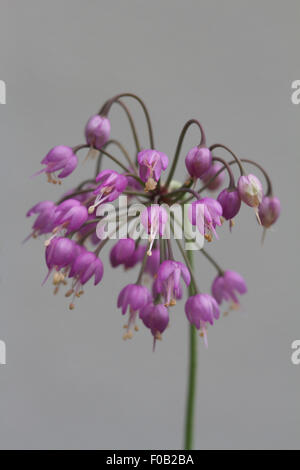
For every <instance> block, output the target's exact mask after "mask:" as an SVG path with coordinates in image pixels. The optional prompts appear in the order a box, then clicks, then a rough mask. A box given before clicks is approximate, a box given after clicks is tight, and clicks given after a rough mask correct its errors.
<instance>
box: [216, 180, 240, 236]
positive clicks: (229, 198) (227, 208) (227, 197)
mask: <svg viewBox="0 0 300 470" xmlns="http://www.w3.org/2000/svg"><path fill="white" fill-rule="evenodd" d="M217 201H218V202H219V203H220V204H221V206H222V217H224V219H226V220H229V221H230V228H231V227H232V225H233V218H234V217H235V216H236V215H237V214H238V212H239V210H240V208H241V203H242V201H241V198H240V195H239V192H238V190H237V188H225V189H223V191H221V192H220V194H219V195H218V197H217Z"/></svg>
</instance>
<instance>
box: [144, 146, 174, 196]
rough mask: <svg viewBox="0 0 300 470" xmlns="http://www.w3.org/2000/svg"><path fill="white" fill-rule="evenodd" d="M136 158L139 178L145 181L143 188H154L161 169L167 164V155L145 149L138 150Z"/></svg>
mask: <svg viewBox="0 0 300 470" xmlns="http://www.w3.org/2000/svg"><path fill="white" fill-rule="evenodd" d="M137 158H138V163H139V173H140V178H141V180H142V181H144V182H145V183H146V186H145V189H146V190H148V191H150V190H153V189H155V188H156V183H157V181H158V180H159V178H160V175H161V172H162V170H165V169H166V168H167V166H168V164H169V159H168V157H167V155H165V154H164V153H162V152H158V151H157V150H151V149H147V150H142V151H141V152H139V154H138V156H137Z"/></svg>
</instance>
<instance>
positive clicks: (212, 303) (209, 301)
mask: <svg viewBox="0 0 300 470" xmlns="http://www.w3.org/2000/svg"><path fill="white" fill-rule="evenodd" d="M185 314H186V316H187V319H188V320H189V322H190V323H191V324H192V325H195V327H196V328H197V329H198V330H201V335H202V336H204V341H205V345H206V346H207V333H206V325H207V323H210V324H211V325H213V324H214V320H217V319H218V318H219V317H220V309H219V306H218V304H217V302H216V300H215V299H214V298H213V297H212V296H211V295H209V294H196V295H193V296H192V297H189V298H188V299H187V301H186V303H185Z"/></svg>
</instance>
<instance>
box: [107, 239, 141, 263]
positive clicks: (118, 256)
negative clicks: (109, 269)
mask: <svg viewBox="0 0 300 470" xmlns="http://www.w3.org/2000/svg"><path fill="white" fill-rule="evenodd" d="M134 249H135V242H134V240H133V239H132V238H122V239H121V240H118V241H117V243H116V244H115V245H114V247H113V248H112V249H111V252H110V262H111V265H112V266H113V267H114V268H115V267H117V266H119V265H120V264H123V263H126V261H127V260H128V259H129V258H131V256H132V255H133V252H134Z"/></svg>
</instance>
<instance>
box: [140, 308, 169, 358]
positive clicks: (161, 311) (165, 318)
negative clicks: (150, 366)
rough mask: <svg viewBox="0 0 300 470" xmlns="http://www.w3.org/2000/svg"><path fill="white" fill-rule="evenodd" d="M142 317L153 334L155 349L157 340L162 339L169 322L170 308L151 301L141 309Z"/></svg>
mask: <svg viewBox="0 0 300 470" xmlns="http://www.w3.org/2000/svg"><path fill="white" fill-rule="evenodd" d="M140 318H141V320H142V321H143V323H144V325H145V326H146V327H147V328H149V329H150V331H151V333H152V335H153V338H154V342H153V350H154V348H155V342H156V340H157V339H161V334H162V333H163V332H164V331H165V329H166V328H167V326H168V324H169V312H168V309H167V307H165V306H164V305H163V304H154V303H153V302H150V303H148V304H147V305H146V306H145V307H144V308H142V310H141V311H140Z"/></svg>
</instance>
